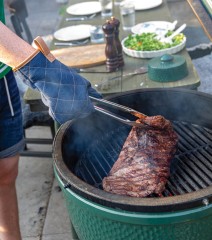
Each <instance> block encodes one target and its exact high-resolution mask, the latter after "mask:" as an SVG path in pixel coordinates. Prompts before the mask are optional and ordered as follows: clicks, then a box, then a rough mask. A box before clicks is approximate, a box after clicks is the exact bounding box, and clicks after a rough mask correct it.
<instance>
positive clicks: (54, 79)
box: [17, 52, 101, 124]
mask: <svg viewBox="0 0 212 240" xmlns="http://www.w3.org/2000/svg"><path fill="white" fill-rule="evenodd" d="M17 74H18V76H19V78H21V79H22V80H23V81H24V82H25V83H26V84H27V85H28V86H30V87H32V88H36V89H38V90H39V91H40V92H41V96H42V100H43V102H44V104H45V105H47V106H48V107H49V113H50V115H51V116H52V117H53V119H55V120H56V121H57V122H59V123H60V124H62V123H64V122H66V121H68V120H71V119H74V118H83V117H86V116H87V115H89V114H90V113H91V112H93V111H94V107H93V104H92V102H91V100H90V98H89V95H90V96H93V97H96V98H100V97H101V95H100V94H99V93H98V92H97V91H96V90H95V89H93V88H92V87H91V84H90V82H89V81H87V80H86V79H85V78H83V77H82V76H80V75H79V74H78V73H77V72H76V71H75V70H74V69H71V68H69V67H67V66H65V65H64V64H62V63H61V62H60V61H58V60H56V59H55V60H53V61H52V62H51V61H49V60H48V59H47V58H46V56H45V55H44V54H43V53H41V52H39V53H38V54H37V55H36V56H35V57H34V58H32V59H31V60H30V61H29V62H28V63H27V64H26V65H24V66H22V67H21V68H19V69H18V71H17Z"/></svg>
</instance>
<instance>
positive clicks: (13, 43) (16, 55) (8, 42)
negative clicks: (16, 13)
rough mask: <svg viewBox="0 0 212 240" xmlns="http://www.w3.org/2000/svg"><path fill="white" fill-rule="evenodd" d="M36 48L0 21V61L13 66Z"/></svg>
mask: <svg viewBox="0 0 212 240" xmlns="http://www.w3.org/2000/svg"><path fill="white" fill-rule="evenodd" d="M36 52H37V50H36V49H35V48H33V47H32V46H31V45H30V44H28V43H27V42H25V41H24V40H23V39H21V38H20V37H18V36H17V35H16V34H15V33H14V32H12V31H11V30H10V29H9V28H8V27H6V26H5V25H4V24H3V23H2V22H0V62H3V63H4V64H6V65H8V66H10V67H12V68H14V67H16V66H18V65H19V64H20V63H21V62H23V61H25V60H26V59H28V57H29V56H31V55H33V54H36Z"/></svg>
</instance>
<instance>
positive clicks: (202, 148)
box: [75, 122, 212, 196]
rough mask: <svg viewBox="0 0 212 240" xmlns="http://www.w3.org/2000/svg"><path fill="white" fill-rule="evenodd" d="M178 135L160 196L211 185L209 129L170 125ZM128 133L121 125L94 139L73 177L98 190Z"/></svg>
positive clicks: (211, 147)
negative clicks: (167, 176) (177, 142)
mask: <svg viewBox="0 0 212 240" xmlns="http://www.w3.org/2000/svg"><path fill="white" fill-rule="evenodd" d="M173 126H174V129H175V131H176V133H177V134H178V136H179V145H178V151H177V154H176V155H175V158H174V159H173V160H172V163H171V175H170V178H169V180H168V183H167V186H166V189H165V191H164V193H163V196H174V195H181V194H184V193H190V192H193V191H197V190H200V189H203V188H206V187H208V186H210V185H212V130H210V129H207V128H203V127H201V126H198V125H192V124H189V123H184V122H173ZM129 131H130V127H129V126H125V125H124V126H123V125H122V126H121V127H119V128H117V129H116V130H115V131H113V132H109V133H107V134H106V135H104V136H103V137H102V138H100V139H98V140H94V142H93V143H92V144H91V146H90V147H89V149H88V150H86V151H85V152H84V153H83V154H82V155H81V157H80V159H79V160H78V162H77V164H76V166H75V174H76V175H77V176H78V177H79V178H81V179H82V180H84V181H85V182H87V183H89V184H91V185H94V186H96V187H98V188H100V189H102V186H101V182H102V179H103V178H104V177H105V176H107V174H108V173H109V171H110V169H111V167H112V166H113V164H114V162H115V161H116V159H117V158H118V155H119V152H120V151H121V148H122V146H123V144H124V141H125V139H126V137H127V136H128V134H129Z"/></svg>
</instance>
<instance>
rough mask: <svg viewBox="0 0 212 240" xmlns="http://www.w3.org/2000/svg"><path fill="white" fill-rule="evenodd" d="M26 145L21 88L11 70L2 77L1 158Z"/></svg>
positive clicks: (15, 152) (0, 86) (0, 96)
mask: <svg viewBox="0 0 212 240" xmlns="http://www.w3.org/2000/svg"><path fill="white" fill-rule="evenodd" d="M24 145H25V142H24V137H23V125H22V110H21V102H20V96H19V90H18V87H17V83H16V80H15V77H14V75H13V72H12V71H10V72H9V73H8V74H7V75H6V76H5V77H4V78H2V79H0V159H2V158H6V157H12V156H15V155H16V154H18V153H19V152H20V151H21V150H22V149H23V148H24Z"/></svg>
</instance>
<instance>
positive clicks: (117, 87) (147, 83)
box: [24, 0, 200, 111]
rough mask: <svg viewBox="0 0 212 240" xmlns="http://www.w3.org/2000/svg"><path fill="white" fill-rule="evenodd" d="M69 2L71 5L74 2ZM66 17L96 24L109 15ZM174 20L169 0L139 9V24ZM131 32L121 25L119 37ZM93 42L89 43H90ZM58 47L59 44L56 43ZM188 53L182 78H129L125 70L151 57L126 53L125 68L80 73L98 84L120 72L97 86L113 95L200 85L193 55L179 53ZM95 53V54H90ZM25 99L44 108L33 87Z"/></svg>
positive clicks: (36, 107) (35, 108)
mask: <svg viewBox="0 0 212 240" xmlns="http://www.w3.org/2000/svg"><path fill="white" fill-rule="evenodd" d="M87 1H89V0H87ZM70 2H71V4H75V3H78V2H79V1H78V0H71V1H70ZM71 4H69V5H71ZM113 16H115V17H116V18H118V19H120V15H119V9H118V6H114V5H113ZM66 17H70V15H69V14H67V13H64V17H63V20H62V22H61V25H60V27H66V26H70V25H76V24H86V23H87V24H93V25H96V24H98V25H100V24H103V23H105V21H106V19H107V18H106V19H105V18H102V17H101V14H100V13H99V14H97V16H96V17H95V18H93V19H91V20H88V21H87V22H86V21H83V22H82V21H74V22H67V21H65V18H66ZM160 20H161V21H171V22H172V21H173V19H172V18H171V16H170V14H169V9H168V5H167V2H166V0H163V3H162V5H160V6H158V7H156V8H153V9H149V10H145V11H136V24H137V23H141V22H146V21H160ZM128 34H129V32H127V31H123V30H122V28H121V26H120V39H123V38H124V37H126V36H127V35H128ZM89 44H90V43H89ZM51 48H52V49H53V48H54V49H55V48H56V47H55V46H54V40H53V42H52V45H51ZM57 48H58V47H57ZM177 54H180V55H182V56H183V57H185V59H186V62H187V65H188V71H189V74H188V76H187V77H185V78H184V79H182V80H179V81H174V82H164V83H161V82H155V81H152V80H150V79H149V78H148V74H147V73H146V74H140V75H135V76H131V77H129V78H122V75H123V73H125V72H129V71H131V70H134V69H136V68H138V67H140V66H147V64H148V61H149V59H141V58H133V57H130V56H127V55H126V54H124V61H125V66H124V67H123V69H120V70H119V71H117V72H115V73H83V74H82V73H81V74H82V76H84V77H85V78H86V79H88V80H89V81H90V82H91V83H92V86H93V87H94V88H95V86H99V85H100V84H102V83H105V82H106V83H107V79H108V78H111V77H114V76H119V78H117V79H116V80H115V81H114V82H112V81H110V85H108V84H104V87H102V88H100V89H99V88H98V91H100V92H101V93H102V94H103V95H110V94H114V93H119V92H126V91H130V90H136V89H141V88H169V87H179V88H189V89H195V90H196V89H197V87H198V86H199V85H200V79H199V77H198V75H197V72H196V70H195V68H194V66H193V64H192V61H191V58H190V57H189V55H188V53H187V51H186V49H183V50H182V51H181V52H179V53H177ZM91 57H92V56H91ZM95 69H98V70H106V66H105V65H101V66H98V67H95ZM24 98H25V101H26V103H28V104H30V107H31V110H32V111H40V110H43V109H45V108H44V105H43V104H42V101H41V98H40V94H39V93H38V92H37V91H35V90H32V89H28V90H27V92H26V94H25V96H24Z"/></svg>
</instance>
